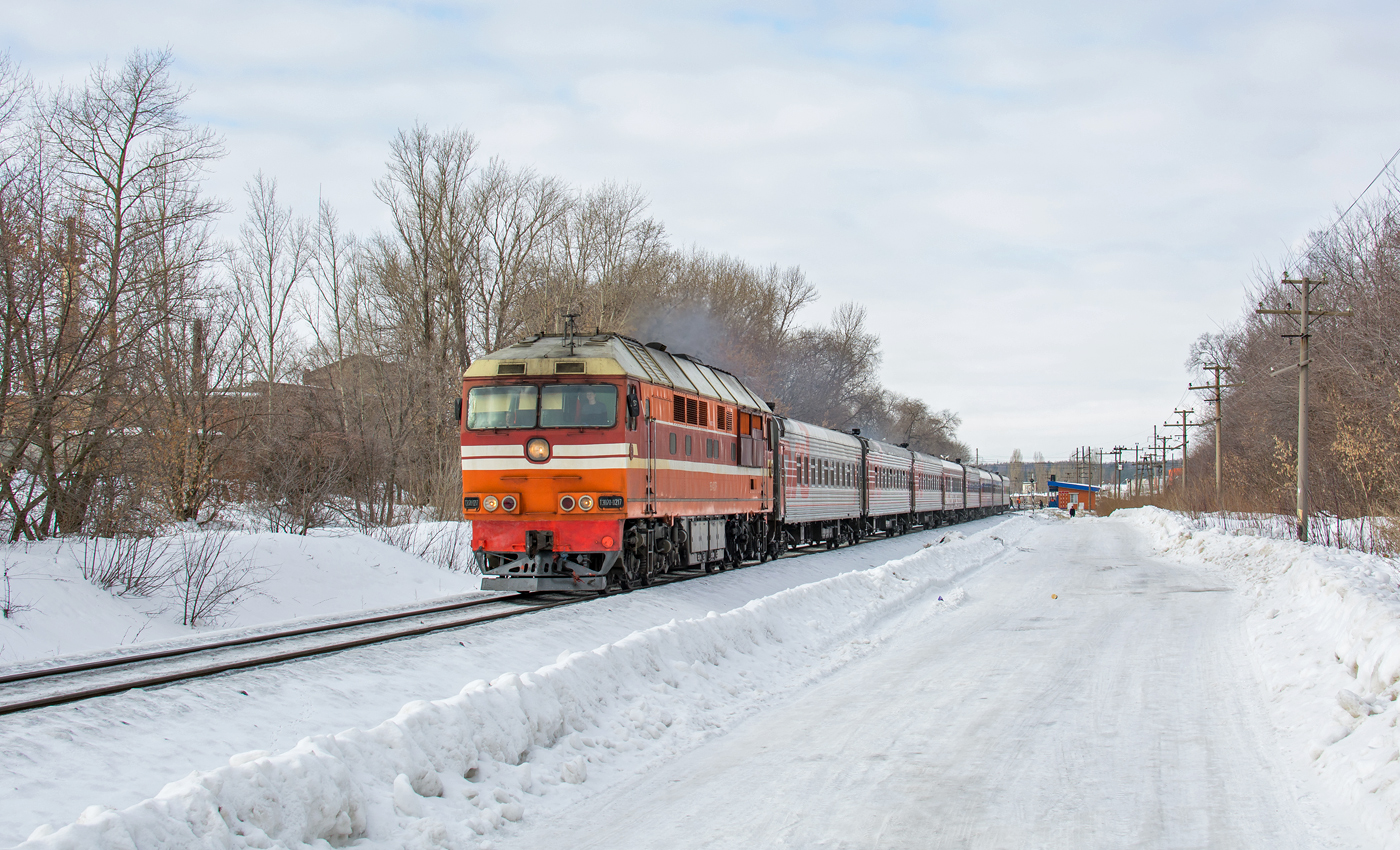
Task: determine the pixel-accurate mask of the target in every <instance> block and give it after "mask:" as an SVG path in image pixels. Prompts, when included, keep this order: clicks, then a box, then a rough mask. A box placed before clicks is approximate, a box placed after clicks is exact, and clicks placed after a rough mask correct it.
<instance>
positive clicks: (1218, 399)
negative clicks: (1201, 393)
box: [1186, 363, 1244, 511]
mask: <svg viewBox="0 0 1400 850" xmlns="http://www.w3.org/2000/svg"><path fill="white" fill-rule="evenodd" d="M1203 368H1205V369H1206V370H1208V371H1211V372H1214V373H1215V383H1213V384H1203V385H1202V386H1199V387H1193V386H1191V385H1190V384H1187V385H1186V388H1187V389H1188V390H1213V391H1214V392H1215V395H1214V396H1212V397H1211V398H1210V399H1209V400H1210V401H1212V402H1214V403H1215V509H1216V510H1217V511H1218V510H1221V503H1220V443H1221V435H1222V434H1223V433H1224V430H1223V428H1224V425H1225V414H1224V411H1223V408H1222V404H1223V400H1224V396H1222V395H1221V394H1220V391H1221V390H1223V389H1227V388H1230V387H1242V386H1244V384H1243V383H1239V384H1222V383H1220V373H1221V372H1228V371H1230V369H1231V368H1232V367H1230V366H1221V365H1220V364H1218V363H1210V364H1207V365H1206V366H1205V367H1203Z"/></svg>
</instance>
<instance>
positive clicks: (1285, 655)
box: [1114, 508, 1400, 846]
mask: <svg viewBox="0 0 1400 850" xmlns="http://www.w3.org/2000/svg"><path fill="white" fill-rule="evenodd" d="M1114 516H1115V518H1117V517H1119V516H1122V517H1124V520H1125V521H1126V522H1128V523H1130V524H1131V525H1133V526H1134V527H1135V528H1138V529H1141V530H1142V531H1143V532H1145V533H1146V534H1147V536H1148V537H1149V539H1150V540H1151V541H1152V543H1153V545H1154V546H1155V548H1156V549H1157V550H1158V551H1159V552H1160V553H1161V554H1162V555H1164V556H1167V557H1170V558H1172V559H1174V560H1177V561H1179V562H1182V563H1185V564H1199V565H1202V566H1204V567H1207V568H1210V569H1213V570H1217V571H1219V572H1220V573H1221V574H1222V576H1224V577H1228V578H1229V579H1230V580H1231V581H1232V583H1234V584H1235V585H1236V586H1238V587H1239V588H1240V590H1241V592H1242V593H1243V595H1244V597H1245V598H1246V599H1247V600H1248V609H1247V613H1246V615H1245V618H1244V623H1245V627H1246V629H1247V632H1248V635H1249V640H1250V644H1251V647H1250V648H1251V653H1250V655H1251V657H1252V659H1253V660H1254V661H1255V663H1256V664H1257V665H1258V667H1259V669H1260V671H1261V673H1262V676H1263V679H1264V681H1265V683H1266V685H1267V686H1268V692H1269V696H1268V699H1269V701H1270V703H1271V705H1272V709H1273V715H1274V718H1275V720H1276V722H1277V724H1278V726H1279V729H1280V732H1281V735H1282V737H1283V740H1284V746H1285V749H1286V751H1287V753H1288V755H1289V756H1290V757H1292V758H1295V759H1300V760H1303V761H1306V762H1309V763H1311V765H1312V767H1313V769H1314V770H1315V771H1316V772H1317V773H1318V774H1319V775H1320V776H1321V777H1322V778H1323V779H1324V780H1325V782H1326V784H1327V786H1328V787H1329V789H1330V790H1331V791H1332V792H1333V793H1335V794H1336V796H1337V797H1338V801H1339V803H1340V804H1342V805H1344V806H1345V807H1346V810H1347V811H1349V812H1351V813H1353V816H1354V817H1356V818H1358V819H1361V820H1362V821H1363V822H1364V823H1365V824H1366V826H1367V827H1368V828H1369V829H1371V830H1372V831H1373V832H1374V834H1376V835H1378V836H1386V837H1387V838H1388V842H1387V845H1386V846H1400V781H1397V780H1400V728H1397V727H1400V702H1397V701H1396V698H1397V696H1400V568H1398V567H1397V564H1396V561H1395V560H1393V559H1387V558H1380V557H1376V556H1374V555H1367V554H1363V553H1360V552H1354V551H1348V550H1338V549H1333V548H1328V547H1326V546H1319V545H1312V546H1309V545H1305V544H1302V543H1299V542H1297V541H1296V540H1278V539H1270V538H1268V537H1260V536H1255V535H1252V534H1246V533H1236V534H1232V533H1226V532H1223V531H1221V530H1218V529H1216V528H1211V527H1206V528H1202V527H1201V524H1200V523H1192V522H1189V521H1187V520H1186V519H1185V518H1183V517H1182V516H1180V515H1178V514H1173V513H1169V512H1167V511H1163V510H1159V509H1156V508H1140V509H1138V510H1134V511H1123V512H1119V513H1118V514H1115V515H1114Z"/></svg>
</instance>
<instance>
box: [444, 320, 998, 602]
mask: <svg viewBox="0 0 1400 850" xmlns="http://www.w3.org/2000/svg"><path fill="white" fill-rule="evenodd" d="M458 418H459V425H460V430H461V435H462V512H463V516H465V518H467V519H469V520H471V521H472V523H473V531H472V548H473V550H474V551H475V555H476V559H477V563H478V565H479V566H480V568H481V571H482V576H483V578H482V587H483V589H501V590H519V591H543V590H595V591H602V590H606V589H608V588H609V587H610V586H616V587H620V588H623V589H627V588H632V587H638V586H644V585H647V584H649V583H650V582H651V580H652V578H653V577H654V576H656V575H659V574H661V573H665V572H670V571H672V570H677V569H683V568H687V567H703V568H704V569H705V570H707V571H718V570H721V569H725V568H727V567H732V566H737V565H738V564H740V563H741V562H743V561H745V560H758V561H763V560H767V559H769V558H775V557H777V556H779V555H781V554H782V553H783V552H784V551H786V550H787V549H789V548H792V547H796V546H804V545H812V544H820V543H825V544H826V545H827V546H829V547H832V548H835V547H837V546H840V545H841V544H842V543H855V542H857V541H859V540H860V539H861V538H863V537H869V536H873V535H876V534H889V535H893V534H902V533H904V532H906V531H909V530H910V529H912V528H915V527H932V526H936V525H941V524H944V523H947V522H956V521H961V520H966V519H972V518H974V517H978V516H987V515H990V514H992V513H996V512H1000V511H1003V510H1005V509H1006V507H1007V506H1008V505H1009V501H1010V500H1009V493H1008V491H1007V486H1006V485H1007V481H1006V479H1005V478H1003V477H1002V476H1000V475H998V474H996V473H993V472H988V471H986V470H981V469H976V468H974V467H970V466H963V465H961V464H959V463H956V462H953V461H948V460H943V459H942V458H937V457H931V456H929V455H925V454H921V453H919V452H913V451H910V450H909V449H907V448H903V447H900V446H894V445H890V444H888V443H882V442H879V441H877V440H871V439H869V438H866V437H861V436H860V434H859V432H858V431H856V432H853V433H844V432H839V431H832V430H829V429H826V428H821V427H819V426H816V425H811V424H808V423H805V422H799V421H797V420H794V419H787V418H784V417H782V416H779V415H777V414H775V413H774V412H773V411H772V409H771V408H770V407H769V405H768V404H767V403H765V402H764V401H763V400H761V399H760V398H759V397H758V396H756V395H755V394H754V393H753V392H751V391H750V390H749V389H748V387H746V386H745V385H744V384H743V382H742V381H740V380H739V379H738V378H736V377H735V376H734V375H731V374H729V373H728V372H725V371H723V370H722V369H716V368H714V367H711V366H707V365H706V364H704V363H702V362H700V361H699V360H697V359H695V358H693V357H690V356H688V355H684V354H671V353H669V352H667V351H666V348H665V346H663V345H661V344H659V343H648V344H646V345H643V344H641V343H640V342H637V341H636V340H633V339H629V338H627V337H624V336H620V335H617V334H595V335H592V336H582V335H572V334H570V335H552V334H541V335H537V336H532V337H528V338H526V339H524V340H522V341H521V342H518V343H516V344H515V345H512V346H509V347H507V348H504V349H502V350H500V351H497V352H494V353H492V354H488V355H485V356H484V357H482V358H480V359H478V360H477V361H476V362H474V363H473V364H472V365H471V367H470V368H469V369H468V370H467V371H466V373H465V374H464V376H463V384H462V405H461V415H460V416H459V417H458Z"/></svg>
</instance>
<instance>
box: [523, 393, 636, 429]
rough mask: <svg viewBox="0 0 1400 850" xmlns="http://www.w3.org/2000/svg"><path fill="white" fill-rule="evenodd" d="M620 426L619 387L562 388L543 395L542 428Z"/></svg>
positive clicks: (541, 398)
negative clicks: (618, 410) (618, 420)
mask: <svg viewBox="0 0 1400 850" xmlns="http://www.w3.org/2000/svg"><path fill="white" fill-rule="evenodd" d="M616 424H617V387H614V386H612V385H611V384H583V385H579V384H560V385H556V386H552V387H545V388H544V391H543V392H542V393H541V394H540V427H541V428H611V427H612V426H614V425H616Z"/></svg>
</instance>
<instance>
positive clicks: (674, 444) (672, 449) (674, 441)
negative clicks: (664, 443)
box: [671, 432, 676, 454]
mask: <svg viewBox="0 0 1400 850" xmlns="http://www.w3.org/2000/svg"><path fill="white" fill-rule="evenodd" d="M675 453H676V435H675V433H674V432H673V433H672V434H671V454H675Z"/></svg>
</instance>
